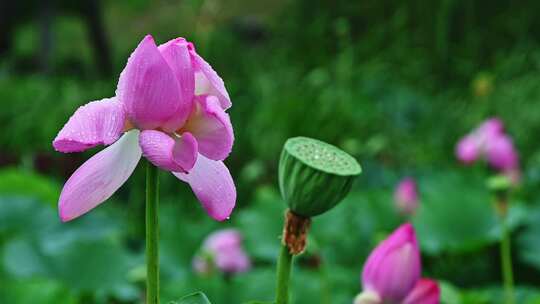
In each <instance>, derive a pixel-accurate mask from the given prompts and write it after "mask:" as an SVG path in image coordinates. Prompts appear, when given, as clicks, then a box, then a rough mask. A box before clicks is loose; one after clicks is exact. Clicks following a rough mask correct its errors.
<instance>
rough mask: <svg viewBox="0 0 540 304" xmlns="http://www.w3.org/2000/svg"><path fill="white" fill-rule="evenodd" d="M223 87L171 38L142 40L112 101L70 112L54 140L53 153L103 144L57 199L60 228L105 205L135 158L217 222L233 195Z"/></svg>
mask: <svg viewBox="0 0 540 304" xmlns="http://www.w3.org/2000/svg"><path fill="white" fill-rule="evenodd" d="M230 106H231V101H230V99H229V95H228V93H227V90H226V89H225V86H224V84H223V81H222V80H221V78H220V77H219V76H218V75H217V73H216V72H215V71H214V70H213V69H212V68H211V67H210V65H209V64H208V63H207V62H206V61H205V60H204V59H203V58H201V57H200V56H199V55H198V54H197V53H196V52H195V48H194V46H193V44H191V43H190V42H188V41H186V40H185V39H184V38H176V39H173V40H171V41H169V42H167V43H164V44H162V45H160V46H157V45H156V44H155V42H154V39H153V38H152V37H151V36H150V35H148V36H146V37H145V38H144V39H143V40H142V41H141V42H140V43H139V45H138V46H137V48H136V49H135V50H134V51H133V53H132V54H131V56H130V58H129V60H128V62H127V65H126V67H125V68H124V70H123V72H122V73H121V75H120V79H119V81H118V88H117V90H116V96H114V97H112V98H106V99H102V100H99V101H93V102H90V103H88V104H86V105H84V106H82V107H80V108H79V109H77V111H75V113H74V114H73V116H72V117H71V118H70V119H69V121H68V122H67V123H66V125H65V126H64V127H63V128H62V130H60V132H59V133H58V135H57V137H56V138H55V139H54V141H53V146H54V148H55V149H56V150H57V151H60V152H65V153H69V152H81V151H84V150H87V149H89V148H92V147H95V146H98V145H110V146H109V147H107V148H105V149H104V150H102V151H101V152H99V153H97V154H96V155H94V156H93V157H92V158H90V159H89V160H88V161H86V162H85V163H84V164H83V165H82V166H81V167H79V168H78V169H77V170H76V171H75V173H73V175H72V176H71V177H70V178H69V180H68V181H67V182H66V184H65V185H64V188H63V190H62V193H61V195H60V200H59V213H60V218H61V219H62V220H63V221H69V220H71V219H74V218H76V217H78V216H80V215H82V214H84V213H86V212H88V211H89V210H91V209H93V208H94V207H96V206H97V205H99V204H101V203H103V202H104V201H105V200H107V199H108V198H109V197H110V196H111V195H112V194H113V193H114V192H115V191H116V190H117V189H118V188H120V186H121V185H122V184H123V183H124V182H125V181H126V180H127V179H128V178H129V176H130V175H131V173H132V172H133V170H134V169H135V167H136V166H137V163H138V162H139V160H140V158H141V155H144V156H145V157H146V158H147V159H148V160H149V161H150V162H152V163H153V164H154V165H156V166H157V167H160V168H161V169H163V170H167V171H171V172H172V174H173V175H175V176H176V177H177V178H179V179H180V180H182V181H184V182H186V183H188V184H189V185H190V186H191V188H192V190H193V191H194V193H195V195H196V196H197V198H198V199H199V200H200V201H201V203H202V205H203V207H204V208H205V210H206V211H207V212H208V214H209V215H210V216H212V217H213V218H214V219H216V220H224V219H226V218H228V216H229V215H230V213H231V212H232V209H233V208H234V205H235V201H236V189H235V186H234V182H233V180H232V178H231V175H230V173H229V170H228V169H227V167H225V165H224V164H223V162H222V161H223V160H224V159H225V158H226V157H227V156H228V155H229V153H230V152H231V149H232V144H233V141H234V135H233V129H232V125H231V122H230V119H229V116H228V114H227V113H226V112H225V110H227V109H228V108H229V107H230Z"/></svg>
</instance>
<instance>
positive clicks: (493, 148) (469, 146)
mask: <svg viewBox="0 0 540 304" xmlns="http://www.w3.org/2000/svg"><path fill="white" fill-rule="evenodd" d="M456 156H457V158H458V159H459V160H460V161H461V162H462V163H464V164H471V163H473V162H474V161H476V160H477V159H478V158H479V157H483V158H484V159H485V160H486V161H487V162H488V164H489V165H490V166H491V167H493V168H494V169H496V170H499V171H502V172H508V173H509V174H510V173H511V172H514V173H512V175H515V172H516V170H519V157H518V154H517V151H516V150H515V148H514V145H513V143H512V139H511V138H510V137H509V136H508V135H506V134H505V133H504V126H503V123H502V121H501V120H500V119H498V118H490V119H488V120H486V121H485V122H483V123H482V124H481V125H480V126H479V127H478V128H476V129H475V130H473V131H472V132H471V133H469V134H467V135H465V136H464V137H463V138H462V139H461V140H460V141H459V142H458V144H457V146H456Z"/></svg>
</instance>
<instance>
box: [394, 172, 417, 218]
mask: <svg viewBox="0 0 540 304" xmlns="http://www.w3.org/2000/svg"><path fill="white" fill-rule="evenodd" d="M394 201H395V203H396V206H397V208H398V209H399V210H400V211H401V213H403V214H413V213H414V211H415V210H416V208H417V207H418V189H417V186H416V182H415V181H414V179H412V178H410V177H407V178H405V179H403V180H402V181H401V182H399V184H398V186H397V187H396V191H395V192H394Z"/></svg>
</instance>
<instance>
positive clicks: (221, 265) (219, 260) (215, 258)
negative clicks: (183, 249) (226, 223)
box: [193, 229, 251, 273]
mask: <svg viewBox="0 0 540 304" xmlns="http://www.w3.org/2000/svg"><path fill="white" fill-rule="evenodd" d="M212 266H215V267H216V268H217V269H219V270H220V271H223V272H225V273H238V272H245V271H247V270H249V268H250V267H251V261H250V259H249V257H248V256H247V254H246V252H245V251H244V249H243V248H242V236H241V234H240V232H238V231H237V230H235V229H224V230H220V231H217V232H214V233H212V234H210V235H209V236H208V237H207V238H206V240H205V241H204V243H203V246H202V254H201V255H198V256H196V257H195V258H194V259H193V268H194V270H195V271H196V272H198V273H208V272H210V270H211V269H212Z"/></svg>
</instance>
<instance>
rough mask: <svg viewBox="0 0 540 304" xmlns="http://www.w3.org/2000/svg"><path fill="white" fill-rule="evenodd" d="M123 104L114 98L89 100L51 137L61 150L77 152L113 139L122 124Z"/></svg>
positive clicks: (108, 143) (123, 119) (120, 131)
mask: <svg viewBox="0 0 540 304" xmlns="http://www.w3.org/2000/svg"><path fill="white" fill-rule="evenodd" d="M125 120H126V115H125V112H124V108H123V106H122V104H120V103H119V102H117V101H116V99H115V98H114V97H113V98H105V99H102V100H99V101H93V102H90V103H88V104H86V105H84V106H82V107H79V108H78V109H77V111H75V113H74V114H73V116H71V118H70V119H69V120H68V122H67V123H66V124H65V125H64V127H63V128H62V130H60V132H59V133H58V135H57V136H56V138H55V139H54V141H53V147H54V148H55V149H56V150H57V151H60V152H80V151H84V150H86V149H89V148H92V147H95V146H97V145H110V144H112V143H113V142H115V141H116V140H117V139H118V138H119V137H120V135H121V134H122V130H123V128H124V124H125Z"/></svg>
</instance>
